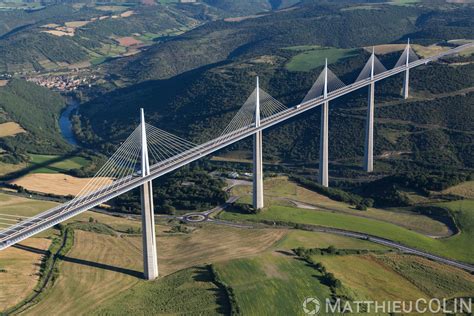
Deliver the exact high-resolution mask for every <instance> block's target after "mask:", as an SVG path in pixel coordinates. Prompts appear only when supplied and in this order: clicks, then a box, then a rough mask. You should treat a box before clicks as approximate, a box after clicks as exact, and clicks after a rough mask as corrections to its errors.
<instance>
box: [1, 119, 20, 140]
mask: <svg viewBox="0 0 474 316" xmlns="http://www.w3.org/2000/svg"><path fill="white" fill-rule="evenodd" d="M20 133H26V131H25V130H24V129H23V128H22V127H21V126H20V125H19V124H18V123H15V122H6V123H3V124H0V137H5V136H14V135H16V134H20Z"/></svg>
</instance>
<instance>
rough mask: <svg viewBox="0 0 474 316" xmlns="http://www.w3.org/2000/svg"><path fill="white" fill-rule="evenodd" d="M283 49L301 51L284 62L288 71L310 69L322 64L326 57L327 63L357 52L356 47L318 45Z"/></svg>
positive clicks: (354, 54)
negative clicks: (344, 47)
mask: <svg viewBox="0 0 474 316" xmlns="http://www.w3.org/2000/svg"><path fill="white" fill-rule="evenodd" d="M285 49H287V50H293V51H298V52H301V53H299V54H298V55H296V56H294V57H293V58H291V60H290V61H289V62H288V63H287V64H286V68H287V69H288V70H290V71H310V70H311V69H314V68H317V67H320V66H323V65H324V63H325V60H326V58H327V59H328V63H329V64H333V63H336V62H337V61H339V60H341V59H344V58H348V57H352V56H356V55H357V54H359V52H358V51H357V50H356V49H342V48H333V47H320V46H294V47H288V48H285Z"/></svg>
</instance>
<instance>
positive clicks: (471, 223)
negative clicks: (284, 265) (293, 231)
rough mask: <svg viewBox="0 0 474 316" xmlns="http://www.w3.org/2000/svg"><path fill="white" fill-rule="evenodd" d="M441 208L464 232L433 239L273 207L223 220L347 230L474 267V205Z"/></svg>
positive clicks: (352, 219) (379, 223)
mask: <svg viewBox="0 0 474 316" xmlns="http://www.w3.org/2000/svg"><path fill="white" fill-rule="evenodd" d="M440 205H442V206H445V207H448V208H450V209H451V210H453V213H454V215H455V218H456V222H457V223H458V226H459V228H460V229H461V233H460V234H458V235H456V236H453V237H450V238H446V239H433V238H430V237H427V236H424V235H422V234H419V233H416V232H413V231H410V230H408V229H405V228H402V227H400V226H397V225H394V224H390V223H385V222H382V221H378V220H374V219H369V218H362V217H357V216H351V215H347V214H337V213H331V212H324V211H315V210H307V209H298V208H294V207H286V206H278V205H275V206H271V207H269V208H268V209H267V210H265V211H263V212H261V213H259V214H257V215H249V214H241V213H233V212H225V211H224V212H223V213H221V215H220V217H221V218H222V219H226V220H252V221H258V220H277V221H284V222H291V223H299V224H312V225H320V226H325V227H334V228H340V229H347V230H352V231H357V232H362V233H367V234H371V235H374V236H379V237H383V238H388V239H391V240H394V241H397V242H400V243H402V244H405V245H408V246H412V247H415V248H418V249H422V250H426V251H429V252H432V253H434V254H438V255H442V256H446V257H451V258H454V259H458V260H462V261H465V262H470V263H473V262H474V256H473V255H472V254H473V251H474V246H473V244H472V239H473V238H474V236H473V235H474V231H473V229H474V212H473V211H472V210H473V209H474V201H472V200H464V201H456V202H450V203H443V204H440Z"/></svg>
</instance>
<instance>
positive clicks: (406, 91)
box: [403, 68, 410, 100]
mask: <svg viewBox="0 0 474 316" xmlns="http://www.w3.org/2000/svg"><path fill="white" fill-rule="evenodd" d="M409 90H410V69H408V68H407V70H406V71H405V80H403V98H404V99H405V100H406V99H408V96H409Z"/></svg>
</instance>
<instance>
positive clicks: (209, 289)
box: [93, 267, 229, 315]
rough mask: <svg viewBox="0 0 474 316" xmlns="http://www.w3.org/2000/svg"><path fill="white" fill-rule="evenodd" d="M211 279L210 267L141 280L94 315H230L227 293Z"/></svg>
mask: <svg viewBox="0 0 474 316" xmlns="http://www.w3.org/2000/svg"><path fill="white" fill-rule="evenodd" d="M212 281H213V279H212V275H211V273H210V271H209V269H208V267H194V268H190V269H186V270H181V271H179V272H176V273H174V274H172V275H169V276H167V277H165V278H163V279H160V280H159V281H155V282H146V283H145V282H140V283H138V284H137V285H136V286H134V287H133V288H131V289H130V290H129V291H126V292H125V293H123V294H120V295H117V296H116V297H115V298H113V299H111V300H109V301H108V302H107V303H106V304H105V306H104V307H103V308H101V309H99V310H98V311H96V312H95V313H93V314H94V315H163V314H166V315H170V314H173V315H174V314H183V315H184V314H190V313H192V314H193V315H215V314H228V311H229V302H228V300H227V296H226V295H225V292H223V290H222V289H220V288H219V287H218V286H217V285H216V284H215V283H213V282H212Z"/></svg>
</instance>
